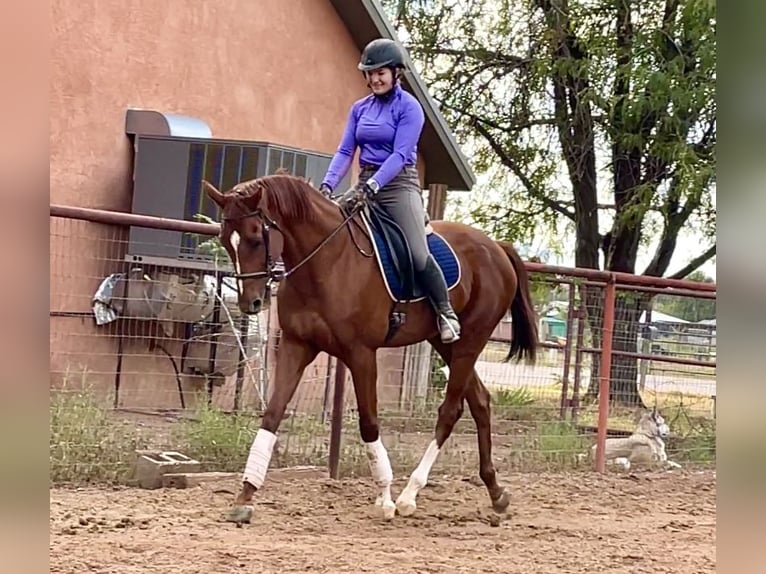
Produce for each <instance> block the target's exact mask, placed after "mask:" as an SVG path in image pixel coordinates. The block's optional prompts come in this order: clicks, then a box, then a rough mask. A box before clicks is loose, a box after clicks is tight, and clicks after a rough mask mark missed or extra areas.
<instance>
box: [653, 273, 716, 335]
mask: <svg viewBox="0 0 766 574" xmlns="http://www.w3.org/2000/svg"><path fill="white" fill-rule="evenodd" d="M686 279H688V280H689V281H700V282H703V283H712V282H713V280H712V279H711V278H710V277H707V276H706V275H705V274H704V273H702V272H701V271H696V272H694V273H692V274H690V275H689V276H688V277H686ZM652 308H653V309H654V310H656V311H659V312H661V313H666V314H668V315H672V316H673V317H678V318H679V319H683V320H684V321H691V322H693V323H696V322H697V321H703V320H705V319H715V317H716V300H715V299H700V298H696V297H679V296H677V295H675V296H674V295H658V296H656V297H655V298H654V301H653V307H652Z"/></svg>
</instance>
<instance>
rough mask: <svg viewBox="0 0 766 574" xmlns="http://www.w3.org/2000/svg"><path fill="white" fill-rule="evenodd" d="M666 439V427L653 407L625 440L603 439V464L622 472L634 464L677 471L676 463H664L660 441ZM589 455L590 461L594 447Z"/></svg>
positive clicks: (667, 427)
mask: <svg viewBox="0 0 766 574" xmlns="http://www.w3.org/2000/svg"><path fill="white" fill-rule="evenodd" d="M669 435H670V427H669V426H668V425H667V423H666V422H665V419H664V418H663V416H662V415H661V414H660V413H659V412H658V411H657V408H656V407H655V408H654V409H652V410H651V411H648V412H644V413H643V414H642V415H641V418H640V419H639V421H638V426H637V427H636V430H635V431H633V434H632V435H630V436H629V437H625V438H608V439H606V445H605V454H606V456H605V459H606V462H607V464H614V465H615V466H618V467H620V468H622V470H623V471H628V470H630V467H631V465H632V464H634V463H643V464H646V465H648V466H651V467H655V468H656V467H660V468H663V469H666V470H668V469H674V468H681V465H680V464H678V463H677V462H674V461H672V460H668V455H667V453H666V451H665V441H664V440H663V439H665V438H667V437H668V436H669ZM590 455H591V458H592V459H593V458H595V455H596V445H595V444H594V445H593V446H592V447H591V450H590Z"/></svg>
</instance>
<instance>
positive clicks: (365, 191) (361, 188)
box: [338, 182, 376, 210]
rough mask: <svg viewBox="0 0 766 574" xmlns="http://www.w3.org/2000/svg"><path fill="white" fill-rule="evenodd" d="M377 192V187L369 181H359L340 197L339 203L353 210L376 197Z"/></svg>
mask: <svg viewBox="0 0 766 574" xmlns="http://www.w3.org/2000/svg"><path fill="white" fill-rule="evenodd" d="M375 193H376V191H375V189H374V188H373V186H371V185H370V184H369V183H368V182H364V183H357V184H356V185H355V186H354V187H352V188H351V189H349V190H348V191H347V192H346V193H344V194H343V195H342V196H341V197H340V199H338V203H339V204H340V206H341V207H344V208H345V209H348V210H353V209H355V208H356V207H357V206H359V205H363V204H364V203H366V202H367V200H368V199H370V198H372V197H374V196H375Z"/></svg>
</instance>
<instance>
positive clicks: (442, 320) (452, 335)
mask: <svg viewBox="0 0 766 574" xmlns="http://www.w3.org/2000/svg"><path fill="white" fill-rule="evenodd" d="M437 317H438V320H437V323H438V326H439V336H440V337H441V340H442V343H454V342H455V341H458V340H459V339H460V322H459V320H458V319H457V317H448V316H447V315H445V314H443V313H439V314H438V315H437Z"/></svg>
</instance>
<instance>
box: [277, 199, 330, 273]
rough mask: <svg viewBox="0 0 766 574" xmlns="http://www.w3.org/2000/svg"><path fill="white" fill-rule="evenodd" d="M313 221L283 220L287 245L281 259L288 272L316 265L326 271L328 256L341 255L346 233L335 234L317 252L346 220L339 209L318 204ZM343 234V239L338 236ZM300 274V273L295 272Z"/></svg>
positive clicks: (282, 224) (282, 226)
mask: <svg viewBox="0 0 766 574" xmlns="http://www.w3.org/2000/svg"><path fill="white" fill-rule="evenodd" d="M315 210H316V213H315V216H314V218H313V220H312V221H310V222H307V221H282V222H279V225H280V227H281V228H282V231H283V233H282V236H283V240H284V245H283V248H282V260H283V261H284V264H285V270H286V271H287V272H290V270H291V269H293V268H295V267H296V266H298V265H300V266H301V268H306V269H315V268H316V267H317V264H319V266H320V267H323V268H324V269H325V270H326V268H327V265H328V263H327V262H328V261H330V259H328V258H327V257H328V255H330V254H332V253H338V252H339V249H340V248H341V247H342V243H343V238H342V235H343V230H339V231H338V232H337V233H335V237H333V238H332V239H330V240H329V241H327V242H326V243H325V244H324V245H323V246H322V247H321V248H319V250H318V251H316V252H315V250H316V249H317V248H318V247H319V245H320V244H322V242H324V241H325V240H326V239H327V238H328V237H330V236H331V235H332V234H333V233H334V232H336V231H337V230H338V228H339V227H340V226H341V225H342V224H343V218H342V217H341V216H340V215H339V212H338V210H337V208H335V209H333V208H332V206H330V205H329V204H328V205H316V206H315ZM338 235H340V236H341V237H338ZM296 272H297V271H296Z"/></svg>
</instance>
